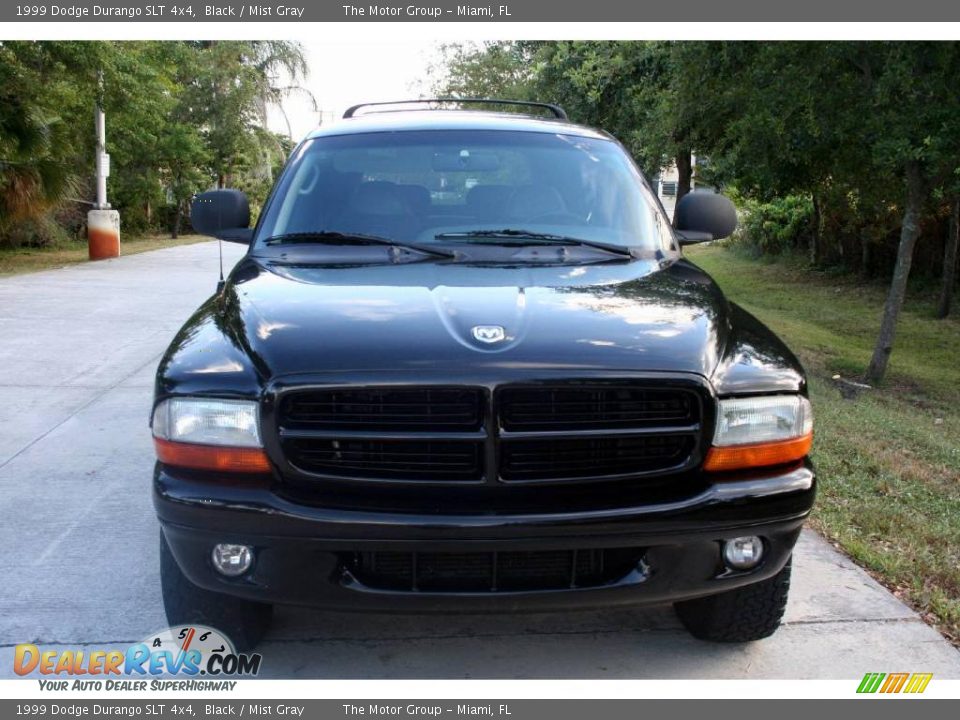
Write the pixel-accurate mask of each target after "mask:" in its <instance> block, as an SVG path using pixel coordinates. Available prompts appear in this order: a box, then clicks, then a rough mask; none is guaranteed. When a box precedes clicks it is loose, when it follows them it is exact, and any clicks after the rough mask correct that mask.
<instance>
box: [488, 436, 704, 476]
mask: <svg viewBox="0 0 960 720" xmlns="http://www.w3.org/2000/svg"><path fill="white" fill-rule="evenodd" d="M693 447H694V439H693V437H692V436H690V435H641V436H637V437H613V438H575V439H572V438H566V439H563V440H515V441H511V442H506V443H504V445H503V450H502V451H501V457H500V476H501V477H502V478H503V479H504V480H506V481H524V480H526V481H535V480H571V479H586V478H597V477H605V476H620V475H634V474H636V475H639V474H641V473H651V472H658V471H663V470H667V469H669V468H672V467H676V466H678V465H681V464H683V462H684V461H685V460H686V459H687V457H688V456H689V455H690V452H691V451H692V450H693Z"/></svg>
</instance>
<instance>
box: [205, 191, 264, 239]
mask: <svg viewBox="0 0 960 720" xmlns="http://www.w3.org/2000/svg"><path fill="white" fill-rule="evenodd" d="M190 224H191V225H193V229H194V230H196V231H197V232H198V233H200V234H202V235H211V236H212V237H215V238H220V239H221V240H227V241H229V242H235V243H243V244H245V245H249V244H250V240H251V239H252V238H253V231H252V230H250V201H249V200H247V196H246V195H245V194H244V193H242V192H240V191H239V190H210V191H208V192H205V193H200V194H199V195H195V196H194V198H193V202H192V203H191V204H190Z"/></svg>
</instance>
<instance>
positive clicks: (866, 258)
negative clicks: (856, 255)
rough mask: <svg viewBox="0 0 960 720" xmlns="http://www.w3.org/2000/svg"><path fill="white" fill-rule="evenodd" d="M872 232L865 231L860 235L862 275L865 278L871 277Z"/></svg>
mask: <svg viewBox="0 0 960 720" xmlns="http://www.w3.org/2000/svg"><path fill="white" fill-rule="evenodd" d="M870 243H871V238H870V234H869V233H867V232H863V233H861V235H860V277H861V278H863V279H864V280H867V279H869V278H870V256H871V255H872V253H871V250H872V247H871V244H870Z"/></svg>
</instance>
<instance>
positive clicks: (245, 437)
mask: <svg viewBox="0 0 960 720" xmlns="http://www.w3.org/2000/svg"><path fill="white" fill-rule="evenodd" d="M153 438H154V445H155V447H156V451H157V457H158V458H159V459H160V461H161V462H163V463H166V464H168V465H176V466H179V467H189V468H194V469H200V470H222V471H228V472H269V470H270V463H269V461H268V460H267V456H266V453H264V451H263V443H262V442H261V439H260V423H259V409H258V405H257V403H256V402H252V401H249V400H215V399H207V398H170V399H168V400H164V401H163V402H161V403H159V404H158V405H157V407H156V409H155V410H154V411H153Z"/></svg>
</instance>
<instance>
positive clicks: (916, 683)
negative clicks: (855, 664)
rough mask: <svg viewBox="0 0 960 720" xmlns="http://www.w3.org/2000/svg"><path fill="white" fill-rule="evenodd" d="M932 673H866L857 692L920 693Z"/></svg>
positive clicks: (928, 682)
mask: <svg viewBox="0 0 960 720" xmlns="http://www.w3.org/2000/svg"><path fill="white" fill-rule="evenodd" d="M932 677H933V673H867V674H866V675H864V676H863V680H861V681H860V686H859V687H858V688H857V692H858V693H862V694H872V693H877V692H879V693H885V694H891V693H901V692H902V693H912V694H918V693H922V692H923V691H924V690H926V689H927V685H929V684H930V678H932Z"/></svg>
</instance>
